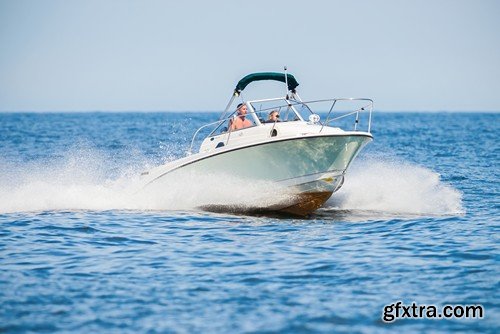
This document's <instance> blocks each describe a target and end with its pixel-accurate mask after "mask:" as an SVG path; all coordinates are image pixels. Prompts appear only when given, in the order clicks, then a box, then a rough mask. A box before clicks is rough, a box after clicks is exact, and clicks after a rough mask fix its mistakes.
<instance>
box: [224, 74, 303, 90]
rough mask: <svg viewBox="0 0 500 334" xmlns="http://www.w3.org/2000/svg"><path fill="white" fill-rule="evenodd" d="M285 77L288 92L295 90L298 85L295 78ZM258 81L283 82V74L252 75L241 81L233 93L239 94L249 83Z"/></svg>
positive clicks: (288, 75) (291, 76)
mask: <svg viewBox="0 0 500 334" xmlns="http://www.w3.org/2000/svg"><path fill="white" fill-rule="evenodd" d="M286 76H287V79H288V90H291V91H294V90H295V88H296V87H297V86H298V85H299V83H298V82H297V80H295V77H294V76H293V75H291V74H287V75H286ZM260 80H274V81H281V82H285V74H284V73H277V72H261V73H252V74H249V75H247V76H246V77H244V78H243V79H241V80H240V81H239V82H238V84H237V85H236V88H235V89H234V91H235V92H236V93H240V92H241V91H242V90H243V89H245V87H246V86H248V84H250V83H251V82H254V81H260Z"/></svg>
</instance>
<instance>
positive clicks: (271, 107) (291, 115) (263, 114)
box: [250, 98, 310, 123]
mask: <svg viewBox="0 0 500 334" xmlns="http://www.w3.org/2000/svg"><path fill="white" fill-rule="evenodd" d="M250 104H251V105H252V108H253V109H254V110H255V115H256V116H257V117H258V119H259V120H260V122H261V123H274V122H275V120H276V118H277V119H278V121H279V122H293V121H301V120H304V119H307V117H309V116H308V115H307V116H306V115H305V114H304V116H306V118H303V116H302V115H301V114H300V113H299V112H298V111H297V109H296V107H297V106H299V107H300V105H298V104H297V103H296V102H295V101H290V103H288V102H287V101H286V100H285V99H284V98H283V99H273V100H263V101H254V102H250ZM309 114H310V113H309Z"/></svg>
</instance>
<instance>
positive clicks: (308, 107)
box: [143, 71, 373, 216]
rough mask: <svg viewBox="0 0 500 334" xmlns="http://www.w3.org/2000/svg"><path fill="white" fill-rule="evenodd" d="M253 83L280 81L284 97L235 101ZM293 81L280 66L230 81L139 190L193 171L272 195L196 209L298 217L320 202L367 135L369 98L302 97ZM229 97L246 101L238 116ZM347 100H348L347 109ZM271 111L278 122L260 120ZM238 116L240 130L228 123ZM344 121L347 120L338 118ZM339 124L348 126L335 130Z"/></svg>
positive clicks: (164, 184)
mask: <svg viewBox="0 0 500 334" xmlns="http://www.w3.org/2000/svg"><path fill="white" fill-rule="evenodd" d="M260 80H274V81H280V82H283V83H285V87H286V94H285V96H282V97H278V98H268V99H261V100H252V101H243V98H242V97H241V94H242V91H243V90H244V89H245V88H246V86H247V85H248V84H250V83H251V82H254V81H260ZM298 85H299V84H298V82H297V80H296V79H295V78H294V76H293V75H291V74H288V73H286V71H285V73H274V72H266V73H253V74H250V75H247V76H245V77H244V78H243V79H241V80H240V81H239V82H238V84H237V85H236V88H235V90H234V93H233V95H232V97H231V100H230V101H229V103H228V105H227V107H226V109H225V111H224V112H223V114H222V115H221V116H220V118H219V119H218V120H217V121H215V122H213V123H210V124H206V125H204V126H202V127H201V128H199V129H198V130H197V131H196V132H195V134H194V136H193V139H192V141H191V147H190V149H189V151H188V153H187V155H186V156H185V157H184V158H181V159H179V160H175V161H172V162H169V163H166V164H165V165H162V166H159V167H157V168H155V169H153V170H151V171H149V172H146V173H143V177H144V178H145V179H144V182H145V185H146V186H145V188H149V187H156V188H157V189H161V188H162V187H168V186H169V183H171V182H172V181H173V180H176V181H177V180H179V179H186V182H196V181H194V179H193V177H194V175H198V176H199V175H202V176H204V177H212V176H215V175H217V176H220V177H224V178H232V179H238V180H239V182H241V184H243V186H244V185H245V184H247V185H250V184H253V183H263V184H267V185H272V187H271V188H272V191H271V192H272V194H271V195H272V196H269V194H267V196H266V195H265V194H264V193H263V194H262V199H261V200H255V199H254V200H252V203H250V204H249V203H246V202H245V199H238V200H237V202H235V203H206V204H204V205H203V207H204V208H205V209H208V210H215V211H226V210H227V211H232V212H238V211H244V212H249V211H254V212H282V213H290V214H294V215H302V216H303V215H308V214H310V213H311V212H313V211H315V210H316V209H318V208H319V207H321V206H322V205H323V204H324V203H325V202H326V201H327V200H328V199H329V198H330V196H331V195H332V194H333V193H334V192H336V191H337V190H339V189H340V187H341V186H342V184H343V182H344V177H345V174H346V171H347V169H348V167H349V165H350V164H351V162H352V161H353V159H354V158H355V156H356V155H357V154H358V153H359V152H360V150H361V149H362V148H363V147H364V146H365V145H366V144H367V143H368V142H370V141H371V140H372V139H373V137H372V135H371V133H370V127H371V113H372V108H373V101H372V100H371V99H366V98H335V99H327V100H317V101H309V102H306V101H303V100H302V99H301V98H300V97H299V95H298V93H297V90H296V88H297V86H298ZM239 98H241V101H240V99H239ZM237 102H241V103H240V106H243V105H244V106H246V109H247V110H246V111H247V113H246V115H242V112H241V108H240V109H239V110H238V109H236V108H235V106H234V105H235V104H236V103H237ZM347 104H349V105H351V107H350V108H348V109H346V108H345V106H346V105H347ZM314 106H317V107H319V109H316V110H320V111H321V112H323V113H324V114H325V115H326V117H325V120H324V121H321V118H320V116H319V115H318V114H317V113H315V112H313V107H314ZM271 111H274V113H275V114H276V113H277V114H278V119H276V118H275V119H274V120H273V121H268V120H266V119H267V118H268V114H269V113H270V112H271ZM325 115H324V116H325ZM238 118H239V120H246V121H245V124H246V127H243V128H239V129H236V128H235V125H233V124H235V123H236V122H238V121H239V120H238ZM349 119H351V120H352V122H351V121H349V122H348V123H346V120H349ZM248 121H249V122H248ZM240 123H242V122H240ZM341 125H344V127H345V125H348V126H349V127H350V129H347V128H344V129H342V128H341ZM362 125H363V127H364V130H361V126H362ZM198 146H199V147H198ZM195 150H196V151H197V152H196V153H193V151H195ZM270 198H271V199H270Z"/></svg>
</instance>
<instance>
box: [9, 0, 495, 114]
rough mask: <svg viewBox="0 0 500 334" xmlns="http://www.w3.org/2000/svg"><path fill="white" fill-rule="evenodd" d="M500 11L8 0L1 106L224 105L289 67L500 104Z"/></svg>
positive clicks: (354, 91)
mask: <svg viewBox="0 0 500 334" xmlns="http://www.w3.org/2000/svg"><path fill="white" fill-rule="evenodd" d="M499 17H500V1H494V0H491V1H488V0H468V1H462V0H448V1H440V0H419V1H398V0H394V1H382V0H380V1H377V0H373V1H327V0H325V1H314V0H310V1H303V0H302V1H294V0H291V1H271V0H262V1H261V0H252V1H218V0H212V1H167V0H165V1H153V0H146V1H125V0H113V1H107V0H85V1H83V0H81V1H78V0H74V1H66V0H59V1H55V0H44V1H39V0H33V1H27V0H0V48H1V51H0V111H87V110H88V111H93V110H102V111H107V110H109V111H121V110H125V111H131V110H138V111H182V110H187V111H197V110H220V109H221V108H223V107H224V106H225V104H226V102H227V100H228V99H229V97H230V94H231V92H232V89H233V88H234V86H235V85H236V82H237V81H238V80H239V79H240V78H241V77H243V76H244V75H246V74H248V73H251V72H260V71H281V70H282V67H283V65H285V64H286V65H288V68H289V70H290V73H292V74H294V75H295V76H296V77H297V79H298V81H299V83H300V86H299V92H300V93H301V96H302V97H303V98H304V99H306V100H307V99H318V98H329V97H371V98H373V99H374V100H375V107H376V109H377V110H388V111H405V110H430V111H437V110H449V111H476V110H482V111H500V19H499ZM250 88H252V89H254V93H255V94H256V95H258V94H261V93H264V90H263V88H262V87H261V85H260V84H258V85H256V86H255V87H250ZM273 89H278V88H276V87H273ZM280 89H281V87H280ZM280 91H281V90H280ZM257 93H258V94H257ZM270 94H271V93H270ZM265 95H268V94H264V96H262V97H269V96H265ZM271 95H275V94H271Z"/></svg>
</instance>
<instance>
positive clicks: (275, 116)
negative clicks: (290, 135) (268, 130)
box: [266, 109, 280, 123]
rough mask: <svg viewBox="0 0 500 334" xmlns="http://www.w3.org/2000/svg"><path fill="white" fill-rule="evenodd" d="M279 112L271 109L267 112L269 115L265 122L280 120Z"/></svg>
mask: <svg viewBox="0 0 500 334" xmlns="http://www.w3.org/2000/svg"><path fill="white" fill-rule="evenodd" d="M279 118H280V113H279V112H278V110H276V109H274V110H273V111H271V112H270V113H269V117H268V119H267V121H266V123H275V122H279V121H280V119H279Z"/></svg>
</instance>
